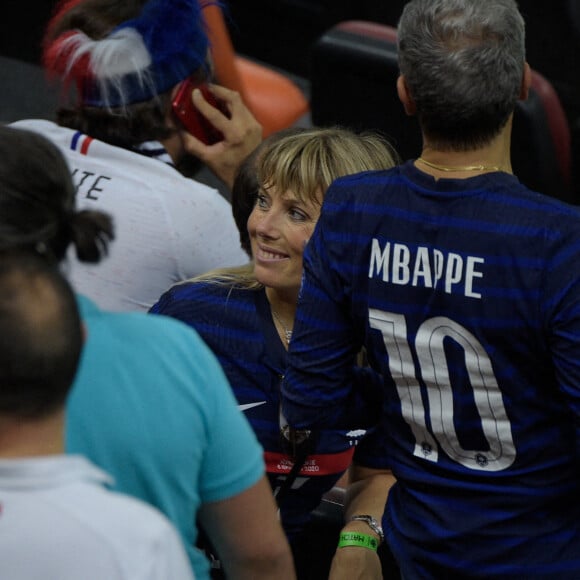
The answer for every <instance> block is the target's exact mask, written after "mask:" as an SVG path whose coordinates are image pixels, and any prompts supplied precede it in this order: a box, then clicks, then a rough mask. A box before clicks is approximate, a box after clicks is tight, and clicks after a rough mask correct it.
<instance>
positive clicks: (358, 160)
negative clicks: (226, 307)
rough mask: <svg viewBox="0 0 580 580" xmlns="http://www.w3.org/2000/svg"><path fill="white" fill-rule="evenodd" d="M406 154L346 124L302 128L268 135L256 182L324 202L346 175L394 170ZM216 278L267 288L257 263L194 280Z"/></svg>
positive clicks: (234, 285)
mask: <svg viewBox="0 0 580 580" xmlns="http://www.w3.org/2000/svg"><path fill="white" fill-rule="evenodd" d="M399 161H400V159H399V156H398V154H397V152H396V151H395V149H394V148H393V147H392V146H391V144H390V143H389V142H388V141H387V140H386V139H385V138H384V137H383V136H381V135H380V134H379V133H376V132H370V131H366V132H363V133H355V132H354V131H351V130H350V129H346V128H342V127H327V128H322V127H314V128H311V129H305V128H296V129H295V130H290V131H286V132H285V134H284V135H283V136H282V137H276V138H273V139H270V140H268V139H266V140H265V141H263V142H262V144H261V145H260V148H259V154H258V155H257V156H256V161H255V166H254V167H255V172H256V178H257V179H256V181H257V183H258V184H259V186H260V187H261V188H263V189H270V188H272V187H275V188H276V190H277V191H292V193H293V194H294V195H296V197H297V198H298V199H299V200H300V201H302V202H312V203H315V204H317V205H319V204H320V197H319V196H320V192H322V196H323V197H324V195H325V194H326V190H327V189H328V187H329V186H330V184H331V183H332V182H333V181H334V180H335V179H337V178H339V177H342V176H344V175H351V174H354V173H361V172H363V171H373V170H380V169H390V168H391V167H394V166H395V165H396V164H397V163H399ZM202 280H203V281H206V282H214V283H216V284H224V285H230V286H232V288H248V289H257V288H262V284H261V283H260V282H258V281H257V280H256V278H255V276H254V268H253V264H252V263H251V262H250V263H248V264H247V265H245V266H241V267H237V268H219V269H216V270H211V271H210V272H206V273H205V274H201V275H199V276H196V277H194V278H191V279H189V280H185V281H184V282H180V284H183V283H187V282H192V281H202Z"/></svg>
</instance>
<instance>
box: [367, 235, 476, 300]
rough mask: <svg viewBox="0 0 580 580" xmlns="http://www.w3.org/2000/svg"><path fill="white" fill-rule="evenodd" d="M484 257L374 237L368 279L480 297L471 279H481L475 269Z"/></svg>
mask: <svg viewBox="0 0 580 580" xmlns="http://www.w3.org/2000/svg"><path fill="white" fill-rule="evenodd" d="M484 262H485V260H484V259H483V258H480V257H477V256H467V257H466V258H464V257H462V256H460V255H459V254H456V253H454V252H443V251H441V250H438V249H436V248H432V249H430V248H427V247H426V246H418V247H417V248H416V250H411V249H410V248H409V247H408V246H407V245H405V244H400V243H398V242H386V243H385V245H384V247H383V248H381V245H380V242H379V241H378V240H377V239H376V238H373V241H372V247H371V257H370V264H369V278H373V277H374V278H381V279H382V280H383V282H388V283H391V284H397V285H400V286H405V285H411V286H415V287H417V286H422V287H424V288H434V289H436V288H439V289H442V290H443V291H444V292H446V293H447V294H452V293H454V292H457V291H459V292H461V293H462V294H463V295H464V296H467V297H468V298H481V294H480V293H479V292H476V291H475V290H474V287H473V286H474V280H475V279H476V278H483V272H481V271H480V270H478V269H477V266H478V265H479V264H483V263H484Z"/></svg>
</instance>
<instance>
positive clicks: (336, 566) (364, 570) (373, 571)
mask: <svg viewBox="0 0 580 580" xmlns="http://www.w3.org/2000/svg"><path fill="white" fill-rule="evenodd" d="M328 580H383V571H382V567H381V561H380V559H379V556H378V554H377V552H375V551H374V550H369V549H367V548H361V547H359V546H348V547H346V548H338V549H337V550H336V552H335V554H334V558H333V559H332V565H331V567H330V574H329V575H328Z"/></svg>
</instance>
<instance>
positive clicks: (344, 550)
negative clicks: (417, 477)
mask: <svg viewBox="0 0 580 580" xmlns="http://www.w3.org/2000/svg"><path fill="white" fill-rule="evenodd" d="M350 481H351V483H350V484H349V486H348V488H347V494H346V502H345V513H344V516H345V524H344V526H343V528H342V532H341V538H344V537H346V538H347V539H348V537H349V536H348V533H353V534H356V535H360V536H361V537H364V538H369V537H370V538H374V540H376V543H377V544H379V543H380V542H381V537H380V535H379V534H378V533H376V532H375V531H374V530H373V529H372V527H371V526H369V524H368V523H367V522H365V521H359V520H352V519H351V518H352V517H353V516H355V515H365V516H371V517H372V518H374V520H376V522H377V524H378V525H380V524H381V520H382V516H383V512H384V509H385V503H386V501H387V497H388V493H389V490H390V488H391V487H392V485H393V483H395V478H394V476H393V475H392V473H391V472H390V471H388V470H375V469H368V468H362V467H360V466H357V465H356V464H354V465H353V466H352V468H351V473H350ZM343 534H346V536H344V535H343ZM355 537H356V536H355ZM341 543H342V542H341ZM382 577H383V576H382V565H381V561H380V558H379V555H378V553H377V551H376V549H372V548H369V547H364V546H357V545H352V546H345V547H338V548H337V550H336V554H335V556H334V559H333V561H332V568H331V571H330V575H329V580H358V579H360V580H374V579H376V580H381V579H382Z"/></svg>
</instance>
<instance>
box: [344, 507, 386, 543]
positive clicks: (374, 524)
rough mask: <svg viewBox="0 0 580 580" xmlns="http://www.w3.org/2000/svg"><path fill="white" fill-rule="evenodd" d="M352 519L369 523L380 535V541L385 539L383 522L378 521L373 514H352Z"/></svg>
mask: <svg viewBox="0 0 580 580" xmlns="http://www.w3.org/2000/svg"><path fill="white" fill-rule="evenodd" d="M350 521H351V522H352V521H357V522H366V524H367V525H368V527H369V528H370V529H371V530H372V531H373V532H374V533H375V534H377V536H379V541H380V542H384V540H385V534H384V532H383V528H382V527H381V524H379V522H377V520H375V518H373V516H369V515H367V514H361V515H356V516H352V517H351V518H350Z"/></svg>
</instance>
